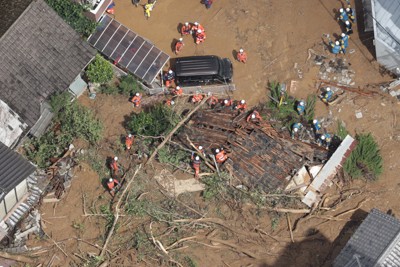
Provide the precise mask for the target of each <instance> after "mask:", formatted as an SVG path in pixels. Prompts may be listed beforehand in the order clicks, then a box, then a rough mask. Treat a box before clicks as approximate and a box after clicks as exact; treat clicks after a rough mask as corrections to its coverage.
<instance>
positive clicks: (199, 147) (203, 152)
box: [197, 146, 206, 157]
mask: <svg viewBox="0 0 400 267" xmlns="http://www.w3.org/2000/svg"><path fill="white" fill-rule="evenodd" d="M197 149H198V150H199V152H200V153H201V154H202V155H203V156H204V157H205V156H206V152H205V150H204V147H203V146H198V148H197Z"/></svg>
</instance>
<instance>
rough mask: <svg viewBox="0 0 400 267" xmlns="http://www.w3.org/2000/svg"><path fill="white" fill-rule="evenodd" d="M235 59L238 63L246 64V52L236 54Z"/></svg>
mask: <svg viewBox="0 0 400 267" xmlns="http://www.w3.org/2000/svg"><path fill="white" fill-rule="evenodd" d="M236 58H237V60H238V61H240V62H246V61H247V54H246V52H243V53H240V52H238V53H237V55H236Z"/></svg>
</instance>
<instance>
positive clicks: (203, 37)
mask: <svg viewBox="0 0 400 267" xmlns="http://www.w3.org/2000/svg"><path fill="white" fill-rule="evenodd" d="M205 40H206V33H205V32H204V31H202V30H200V29H198V30H197V33H196V44H200V43H202V42H204V41H205Z"/></svg>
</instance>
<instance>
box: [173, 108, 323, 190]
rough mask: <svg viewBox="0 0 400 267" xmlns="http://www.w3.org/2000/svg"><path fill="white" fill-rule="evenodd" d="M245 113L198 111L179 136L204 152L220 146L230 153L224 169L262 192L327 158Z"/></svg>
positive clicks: (282, 184) (314, 147)
mask: <svg viewBox="0 0 400 267" xmlns="http://www.w3.org/2000/svg"><path fill="white" fill-rule="evenodd" d="M248 115H249V113H241V114H238V112H237V111H236V110H232V109H228V108H226V109H208V110H201V111H198V112H197V113H196V114H194V115H193V117H192V119H191V120H190V121H189V123H188V125H187V126H186V127H185V129H184V131H182V132H181V133H180V134H179V135H178V138H179V139H180V141H181V142H182V143H185V144H186V145H188V143H187V139H186V136H188V137H189V139H190V140H192V142H193V143H194V144H196V145H201V146H203V147H204V148H205V150H206V153H207V154H212V151H214V149H216V148H221V147H223V148H224V149H225V150H226V151H227V152H228V155H229V159H228V161H226V162H225V163H224V168H225V169H226V170H228V171H229V172H230V173H231V174H232V175H233V176H234V177H236V178H237V179H238V180H240V182H241V183H242V184H244V185H246V186H247V187H249V188H259V189H262V190H264V191H273V190H277V189H283V188H285V186H286V185H287V184H288V183H289V181H290V178H291V177H292V176H293V175H294V174H295V173H296V172H297V170H299V169H300V168H301V167H303V166H304V165H307V164H314V163H321V162H322V161H323V160H326V159H327V156H328V155H327V151H326V150H324V149H321V148H319V147H318V146H314V145H310V144H307V143H302V142H299V141H297V140H292V139H291V138H290V136H289V134H284V133H278V132H277V131H276V130H275V129H274V128H273V127H272V126H271V124H270V123H269V122H267V121H262V122H261V123H254V122H247V121H246V117H247V116H248ZM188 147H190V146H189V145H188Z"/></svg>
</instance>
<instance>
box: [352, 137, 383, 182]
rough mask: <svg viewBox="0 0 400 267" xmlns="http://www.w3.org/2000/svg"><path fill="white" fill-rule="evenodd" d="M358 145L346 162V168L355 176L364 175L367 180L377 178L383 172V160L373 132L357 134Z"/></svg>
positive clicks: (354, 177)
mask: <svg viewBox="0 0 400 267" xmlns="http://www.w3.org/2000/svg"><path fill="white" fill-rule="evenodd" d="M356 139H357V141H358V144H357V147H356V148H355V149H354V150H353V151H352V152H351V154H350V157H349V158H348V159H347V160H346V162H345V164H344V170H345V171H346V172H347V173H348V174H349V175H350V176H351V177H352V178H353V179H356V178H359V177H361V176H363V177H364V178H365V179H367V180H377V179H378V176H379V175H380V174H382V172H383V160H382V157H381V155H380V151H379V148H378V144H377V143H376V142H375V140H374V138H373V137H372V135H371V134H360V135H357V136H356Z"/></svg>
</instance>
